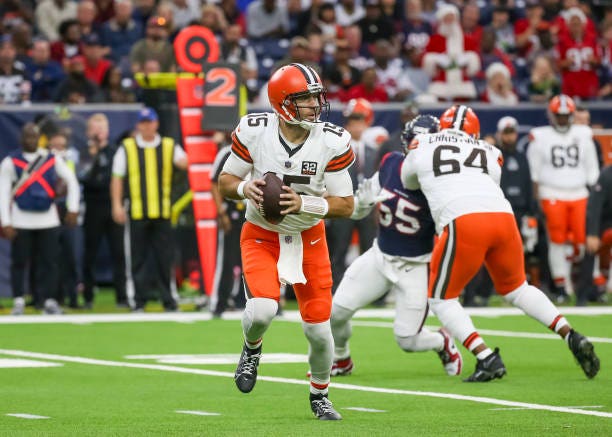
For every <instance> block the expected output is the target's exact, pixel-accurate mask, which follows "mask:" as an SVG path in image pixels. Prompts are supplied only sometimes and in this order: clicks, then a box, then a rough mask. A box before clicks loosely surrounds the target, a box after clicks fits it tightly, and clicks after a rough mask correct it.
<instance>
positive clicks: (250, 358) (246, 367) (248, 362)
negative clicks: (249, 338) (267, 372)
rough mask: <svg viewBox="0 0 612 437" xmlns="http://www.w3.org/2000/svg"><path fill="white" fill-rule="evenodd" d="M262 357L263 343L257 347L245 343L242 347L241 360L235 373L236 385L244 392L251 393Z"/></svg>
mask: <svg viewBox="0 0 612 437" xmlns="http://www.w3.org/2000/svg"><path fill="white" fill-rule="evenodd" d="M260 358H261V345H260V346H259V347H258V348H257V349H249V348H248V347H247V345H246V344H245V345H244V346H243V348H242V354H241V355H240V361H238V367H237V368H236V373H235V374H234V382H236V387H238V390H240V391H241V392H242V393H249V392H251V390H253V387H255V383H256V382H257V367H258V366H259V359H260Z"/></svg>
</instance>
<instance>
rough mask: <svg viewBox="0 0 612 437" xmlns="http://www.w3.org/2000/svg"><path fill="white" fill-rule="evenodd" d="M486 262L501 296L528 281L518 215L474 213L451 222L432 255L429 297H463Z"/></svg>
mask: <svg viewBox="0 0 612 437" xmlns="http://www.w3.org/2000/svg"><path fill="white" fill-rule="evenodd" d="M483 263H484V264H485V266H486V268H487V270H488V271H489V274H490V275H491V279H492V280H493V284H494V285H495V290H496V291H497V293H499V294H501V295H504V294H508V293H510V292H511V291H513V290H516V289H517V288H518V287H519V286H521V285H522V284H523V283H524V282H525V281H526V276H525V261H524V258H523V243H522V241H521V235H520V233H519V230H518V228H517V225H516V221H515V219H514V215H512V214H509V213H503V212H493V213H474V214H467V215H464V216H461V217H458V218H456V219H455V220H453V221H452V222H451V223H449V224H448V225H447V226H446V227H445V228H444V231H443V232H442V234H441V235H440V238H439V239H438V240H437V242H436V244H435V246H434V250H433V253H432V257H431V271H430V276H429V297H433V298H436V299H454V298H456V297H459V295H460V294H461V291H462V290H463V289H464V288H465V286H466V285H467V283H468V282H469V281H470V280H471V279H472V278H473V277H474V275H475V274H476V273H477V272H478V270H479V269H480V267H481V266H482V265H483Z"/></svg>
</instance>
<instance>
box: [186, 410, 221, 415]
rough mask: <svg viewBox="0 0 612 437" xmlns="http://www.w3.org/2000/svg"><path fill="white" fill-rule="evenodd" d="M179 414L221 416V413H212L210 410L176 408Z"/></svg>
mask: <svg viewBox="0 0 612 437" xmlns="http://www.w3.org/2000/svg"><path fill="white" fill-rule="evenodd" d="M175 413H179V414H193V415H194V416H220V415H221V413H210V412H208V411H192V410H176V411H175Z"/></svg>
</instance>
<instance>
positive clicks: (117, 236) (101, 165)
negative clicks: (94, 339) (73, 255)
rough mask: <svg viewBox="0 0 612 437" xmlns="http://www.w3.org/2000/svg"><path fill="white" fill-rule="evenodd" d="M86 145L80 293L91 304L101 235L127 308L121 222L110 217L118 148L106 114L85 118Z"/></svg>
mask: <svg viewBox="0 0 612 437" xmlns="http://www.w3.org/2000/svg"><path fill="white" fill-rule="evenodd" d="M87 138H88V148H87V151H86V152H85V156H84V157H83V160H82V161H84V162H85V163H84V165H83V166H82V168H81V173H80V180H81V183H82V184H83V197H84V199H85V219H84V222H83V231H84V236H85V259H84V261H83V282H84V285H85V288H84V291H83V297H84V298H85V307H86V308H91V307H92V306H93V301H94V291H93V290H94V286H95V271H96V257H97V255H98V252H99V248H100V243H101V241H102V238H106V241H107V243H108V246H109V248H110V253H111V259H112V264H113V282H114V284H115V302H116V304H117V306H118V307H125V308H127V299H126V295H125V261H124V253H123V226H122V225H118V224H117V223H115V222H114V221H113V219H112V215H111V201H110V181H111V170H112V163H113V156H114V155H115V152H116V151H117V148H116V147H115V146H114V145H111V144H109V141H108V138H109V126H108V118H107V117H106V115H104V114H102V113H97V114H93V115H92V116H91V117H89V119H88V120H87Z"/></svg>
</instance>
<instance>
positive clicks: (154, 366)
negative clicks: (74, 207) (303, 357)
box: [0, 349, 612, 418]
mask: <svg viewBox="0 0 612 437" xmlns="http://www.w3.org/2000/svg"><path fill="white" fill-rule="evenodd" d="M0 354H4V355H9V356H17V357H25V358H33V359H41V360H51V361H61V362H69V363H78V364H89V365H94V366H106V367H128V368H132V369H146V370H158V371H163V372H176V373H187V374H194V375H205V376H220V377H224V378H233V377H234V374H233V373H230V372H219V371H214V370H204V369H190V368H184V367H177V366H167V365H161V364H142V363H126V362H121V361H108V360H98V359H93V358H86V357H75V356H68V355H56V354H43V353H38V352H28V351H20V350H11V349H0ZM257 379H258V380H260V381H268V382H278V383H282V384H295V385H309V384H310V382H309V381H307V380H302V379H290V378H277V377H272V376H261V375H260V376H258V378H257ZM332 386H333V387H334V388H335V389H340V390H353V391H362V392H370V393H384V394H397V395H408V396H426V397H432V398H442V399H454V400H459V401H469V402H478V403H483V404H491V405H500V406H503V407H518V408H527V409H530V410H543V411H554V412H557V413H567V414H580V415H585V416H596V417H606V418H612V413H605V412H600V411H585V410H580V409H576V408H568V407H556V406H554V405H543V404H532V403H526V402H516V401H506V400H503V399H495V398H486V397H482V396H467V395H458V394H453V393H437V392H428V391H414V390H400V389H390V388H381V387H368V386H361V385H354V384H342V383H335V382H334V383H332Z"/></svg>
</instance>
